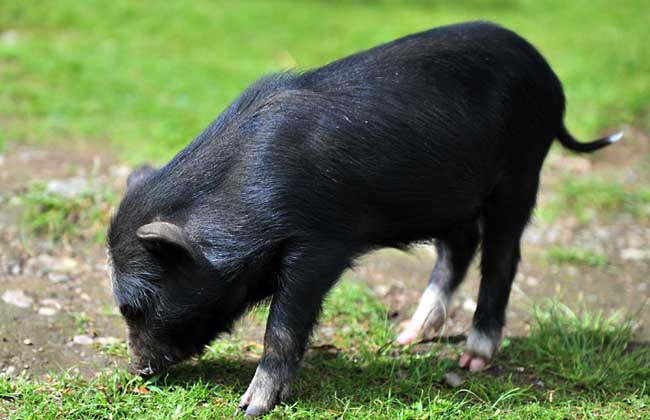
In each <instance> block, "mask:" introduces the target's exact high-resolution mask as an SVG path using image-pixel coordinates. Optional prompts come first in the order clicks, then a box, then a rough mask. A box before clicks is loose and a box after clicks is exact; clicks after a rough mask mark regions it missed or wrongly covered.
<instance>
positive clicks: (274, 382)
mask: <svg viewBox="0 0 650 420" xmlns="http://www.w3.org/2000/svg"><path fill="white" fill-rule="evenodd" d="M288 397H289V384H288V383H284V382H283V381H281V380H280V379H278V378H277V377H276V376H274V375H272V374H271V373H270V372H269V371H268V370H266V369H265V368H263V367H261V366H258V367H257V370H256V371H255V376H254V377H253V380H252V381H251V383H250V385H249V386H248V389H247V390H246V392H245V393H244V395H242V397H241V399H240V401H239V405H238V407H237V409H238V411H244V412H245V416H246V417H257V416H261V415H264V414H266V413H268V412H269V411H271V410H272V409H273V407H275V406H276V404H279V403H280V402H282V401H284V400H286V399H287V398H288Z"/></svg>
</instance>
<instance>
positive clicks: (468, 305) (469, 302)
mask: <svg viewBox="0 0 650 420" xmlns="http://www.w3.org/2000/svg"><path fill="white" fill-rule="evenodd" d="M463 310H464V311H467V312H474V311H475V310H476V301H475V300H474V299H472V298H465V300H464V301H463Z"/></svg>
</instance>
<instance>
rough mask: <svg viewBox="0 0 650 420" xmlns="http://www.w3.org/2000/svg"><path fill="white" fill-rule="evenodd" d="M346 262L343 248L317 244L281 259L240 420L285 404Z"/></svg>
mask: <svg viewBox="0 0 650 420" xmlns="http://www.w3.org/2000/svg"><path fill="white" fill-rule="evenodd" d="M348 262H349V259H348V256H347V254H346V252H345V248H344V247H343V246H329V247H328V246H324V245H323V243H322V242H321V243H320V244H318V245H314V244H313V242H311V243H310V244H303V245H293V246H292V247H291V249H290V250H289V251H288V252H287V253H286V255H285V256H284V258H283V259H282V263H281V267H280V273H279V276H278V287H277V290H276V291H275V293H274V295H273V300H272V301H271V308H270V313H269V318H268V320H267V323H266V332H265V334H264V352H263V355H262V359H261V360H260V362H259V364H258V366H257V370H256V371H255V376H254V377H253V380H252V381H251V383H250V385H249V386H248V389H247V390H246V392H245V393H244V395H243V396H242V397H241V400H240V403H239V409H240V410H245V413H246V417H256V416H259V415H262V414H264V413H267V412H268V411H270V410H271V409H273V407H274V406H275V405H276V404H278V403H280V402H282V401H286V399H287V398H288V396H289V392H290V386H291V382H292V381H293V378H294V376H295V374H296V371H297V369H298V364H299V362H300V360H301V359H302V356H303V353H304V351H305V348H306V346H307V341H308V340H309V336H310V334H311V330H312V328H313V326H314V324H315V323H316V319H317V317H318V314H319V312H320V310H321V304H322V301H323V299H324V297H325V294H326V293H327V292H328V290H329V289H330V287H331V286H332V285H333V284H334V283H335V282H336V280H337V279H338V277H339V276H340V274H341V273H342V272H343V270H344V269H345V268H346V267H347V266H348Z"/></svg>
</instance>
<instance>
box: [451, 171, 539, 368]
mask: <svg viewBox="0 0 650 420" xmlns="http://www.w3.org/2000/svg"><path fill="white" fill-rule="evenodd" d="M538 185H539V176H538V175H537V174H532V175H531V174H528V175H521V176H512V175H511V176H509V177H506V179H504V180H503V181H502V182H501V183H500V184H499V185H497V187H495V189H494V191H493V193H492V194H491V196H490V197H489V198H488V200H487V202H486V203H485V206H484V209H483V245H482V258H481V286H480V288H479V296H478V304H477V308H476V312H475V313H474V319H473V322H472V329H471V330H470V332H469V334H468V337H467V348H466V350H465V352H464V353H463V355H462V356H461V358H460V360H459V365H460V367H467V368H468V369H469V370H471V371H477V370H481V369H483V368H484V367H485V366H486V365H487V363H488V361H489V360H490V358H492V356H493V355H494V353H495V352H496V350H497V349H498V347H499V344H500V342H501V331H502V329H503V325H504V324H505V315H506V306H507V305H508V299H509V297H510V289H511V286H512V281H513V279H514V277H515V274H516V272H517V265H518V264H519V259H520V245H519V243H520V240H521V235H522V233H523V231H524V228H525V226H526V224H527V223H528V219H529V218H530V214H531V212H532V209H533V207H534V205H535V198H536V195H537V188H538Z"/></svg>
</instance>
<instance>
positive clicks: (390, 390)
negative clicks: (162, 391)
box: [165, 331, 650, 409]
mask: <svg viewBox="0 0 650 420" xmlns="http://www.w3.org/2000/svg"><path fill="white" fill-rule="evenodd" d="M594 333H595V334H598V333H599V332H597V331H596V332H594ZM594 339H595V340H597V341H599V342H601V343H604V344H603V346H604V347H603V351H602V352H600V353H599V354H598V353H597V354H589V355H585V356H584V360H578V361H576V360H573V356H574V355H570V354H561V352H562V349H561V348H560V347H558V350H559V351H560V354H557V353H549V354H544V353H543V352H539V351H537V350H535V347H536V346H538V342H537V341H538V338H535V337H533V338H531V337H514V338H509V339H507V340H506V341H505V345H504V347H503V348H502V350H501V352H500V353H499V354H498V355H497V356H496V357H495V359H494V360H493V363H492V364H491V365H490V367H489V368H488V369H487V370H485V371H484V372H480V373H476V374H470V373H469V372H467V371H464V370H460V369H459V368H458V367H457V365H456V363H457V362H456V355H457V353H458V349H459V348H460V347H459V346H458V345H457V344H459V343H461V342H462V341H464V340H465V337H464V336H450V337H439V338H437V339H435V340H432V341H427V342H422V343H418V344H416V345H414V346H413V347H411V348H410V349H407V350H403V349H398V348H393V347H389V348H387V349H385V350H384V351H383V352H381V353H382V354H377V355H373V354H370V353H366V354H363V355H358V354H349V353H345V352H342V351H335V352H333V351H332V349H331V348H328V349H327V350H318V349H312V350H311V351H309V352H308V354H307V356H306V357H305V360H304V362H303V365H302V367H301V370H300V373H299V375H298V378H297V379H296V382H295V384H294V387H293V396H292V402H293V401H299V402H300V404H301V405H302V406H303V407H304V406H307V407H311V408H319V409H321V408H322V409H327V408H331V407H335V406H338V407H339V408H340V407H341V406H348V405H350V406H365V405H368V404H375V403H377V401H386V400H387V399H388V400H390V401H393V402H394V401H397V402H398V404H400V405H407V406H408V405H412V404H417V403H418V402H422V403H431V402H432V401H434V400H435V401H449V402H451V403H453V404H456V405H457V404H458V403H460V405H461V406H466V407H467V405H468V404H469V405H471V406H475V407H479V406H480V407H488V408H491V409H495V407H502V406H507V407H510V408H514V407H516V406H523V405H526V404H530V403H538V404H541V405H549V406H550V405H553V404H562V403H563V402H564V403H568V402H569V401H571V402H575V401H591V402H594V403H603V404H606V403H609V402H612V401H622V400H624V399H626V398H628V397H637V398H638V397H645V396H647V395H648V394H647V391H646V390H645V389H646V387H647V385H649V384H650V343H648V342H630V343H629V344H628V345H626V348H625V349H624V354H619V355H616V354H607V351H609V349H608V348H607V343H606V342H607V339H606V337H605V338H604V337H603V336H598V337H594ZM610 356H612V357H610ZM614 356H615V357H614ZM593 363H601V366H597V367H596V366H592V364H593ZM256 365H257V360H256V359H252V358H245V357H225V358H213V357H212V356H210V357H205V358H203V359H202V360H200V361H198V362H197V363H196V364H193V365H189V364H186V365H182V366H179V367H177V368H176V369H174V370H173V371H172V372H170V374H169V376H167V377H166V379H165V382H166V384H167V385H176V386H181V387H189V386H191V385H192V384H193V383H195V382H197V381H200V382H205V383H209V384H211V385H215V386H217V387H218V388H219V389H221V390H223V391H227V393H228V394H234V395H239V394H242V393H243V392H244V391H245V390H246V387H247V385H248V382H249V381H250V379H251V378H252V376H253V374H254V372H255V368H256ZM635 367H638V368H637V369H635ZM592 370H594V372H595V373H594V372H591V371H592ZM450 372H453V373H454V374H456V375H458V376H459V377H460V378H461V379H462V383H461V384H460V385H458V384H456V386H452V385H450V384H449V382H450V381H449V380H447V379H446V374H448V373H450ZM234 403H235V402H234V401H233V404H234Z"/></svg>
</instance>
